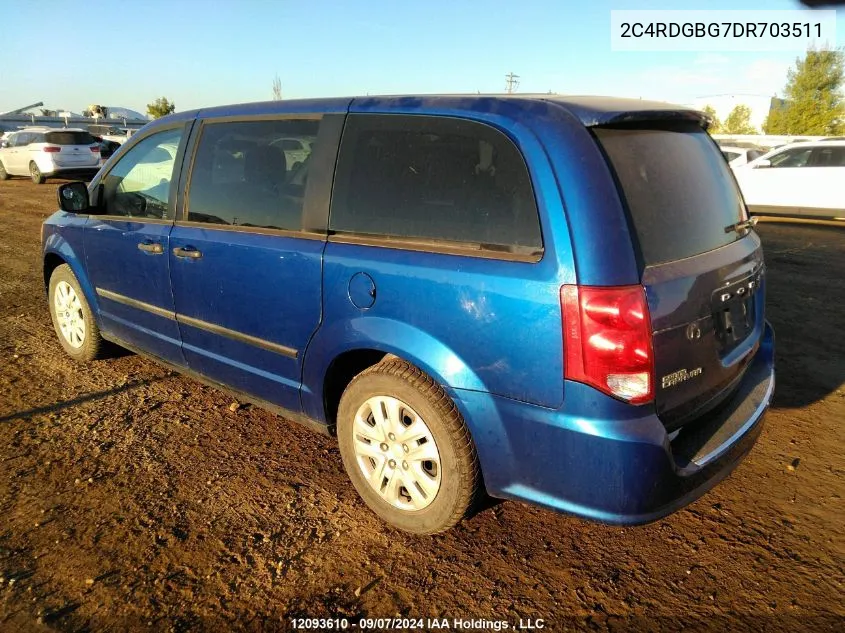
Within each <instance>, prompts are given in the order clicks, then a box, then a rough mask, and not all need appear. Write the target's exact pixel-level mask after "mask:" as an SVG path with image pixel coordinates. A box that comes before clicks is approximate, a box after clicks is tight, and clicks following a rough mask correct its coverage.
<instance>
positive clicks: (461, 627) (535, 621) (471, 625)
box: [289, 617, 546, 631]
mask: <svg viewBox="0 0 845 633" xmlns="http://www.w3.org/2000/svg"><path fill="white" fill-rule="evenodd" d="M289 623H290V625H291V628H292V629H294V630H302V631H309V630H310V631H327V630H328V631H331V630H337V631H345V630H350V629H359V630H361V631H391V630H397V631H413V630H421V631H428V630H435V629H436V630H456V631H479V630H481V631H507V630H515V631H534V630H540V629H545V628H546V622H545V620H543V619H542V618H520V619H519V621H518V622H517V623H512V622H508V621H507V620H486V619H481V618H359V619H357V620H351V619H350V618H344V617H338V618H291V620H290V622H289Z"/></svg>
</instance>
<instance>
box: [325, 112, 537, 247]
mask: <svg viewBox="0 0 845 633" xmlns="http://www.w3.org/2000/svg"><path fill="white" fill-rule="evenodd" d="M337 174H338V175H337V179H336V183H335V187H336V191H335V195H334V197H333V200H332V210H331V220H330V226H331V229H332V230H334V231H340V232H352V233H365V234H372V235H388V236H395V237H403V238H411V239H413V238H421V239H435V240H447V241H453V242H469V243H472V244H475V245H478V244H481V245H490V246H491V247H495V248H497V249H499V250H501V249H502V247H510V248H511V250H513V249H514V247H523V249H522V250H527V251H530V252H536V251H537V250H538V249H540V248H541V247H542V241H541V238H540V224H539V219H538V214H537V206H536V203H535V200H534V193H533V190H532V188H531V182H530V180H529V176H528V171H527V169H526V166H525V161H524V160H523V158H522V155H521V154H520V152H519V150H518V149H517V148H516V146H515V145H514V144H513V143H512V142H511V141H510V140H509V139H508V138H506V137H505V136H504V135H503V134H502V133H500V132H498V131H497V130H495V129H493V128H491V127H489V126H486V125H482V124H479V123H474V122H470V121H463V120H460V119H450V118H445V117H443V118H440V117H437V118H436V117H423V116H418V117H414V116H396V115H393V116H380V115H351V116H350V117H349V118H348V120H347V123H346V127H345V129H344V133H343V141H342V144H341V150H340V158H339V161H338V168H337Z"/></svg>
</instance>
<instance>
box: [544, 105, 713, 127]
mask: <svg viewBox="0 0 845 633" xmlns="http://www.w3.org/2000/svg"><path fill="white" fill-rule="evenodd" d="M547 100H548V101H550V102H551V103H555V104H558V105H560V106H562V107H564V108H566V109H567V110H568V111H569V112H570V113H571V114H573V115H574V116H575V117H576V118H578V119H579V120H580V121H581V123H582V124H583V125H584V126H585V127H600V126H614V125H637V124H641V123H659V122H663V123H667V122H674V123H692V124H694V125H698V126H700V127H702V128H704V129H705V130H706V129H708V128H709V127H710V126H711V125H712V124H713V120H712V119H711V118H710V117H709V116H708V115H707V114H706V113H704V112H700V111H699V110H694V109H692V108H686V107H684V106H678V105H672V104H670V103H662V102H659V101H643V100H639V99H618V98H614V97H559V98H549V99H547Z"/></svg>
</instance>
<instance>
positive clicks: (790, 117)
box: [765, 49, 845, 136]
mask: <svg viewBox="0 0 845 633" xmlns="http://www.w3.org/2000/svg"><path fill="white" fill-rule="evenodd" d="M843 71H845V54H843V51H842V49H822V50H815V49H810V50H808V51H807V54H806V55H805V56H804V58H803V59H801V58H800V57H799V58H798V59H796V60H795V68H790V69H789V72H788V73H787V81H786V87H785V88H784V91H783V92H784V97H785V100H786V105H785V106H784V108H783V109H782V110H779V111H775V110H772V112H770V113H769V117H768V119H767V121H766V128H765V129H766V133H767V134H802V135H803V134H806V135H814V136H835V135H839V134H842V133H843V132H845V95H843V87H845V72H843Z"/></svg>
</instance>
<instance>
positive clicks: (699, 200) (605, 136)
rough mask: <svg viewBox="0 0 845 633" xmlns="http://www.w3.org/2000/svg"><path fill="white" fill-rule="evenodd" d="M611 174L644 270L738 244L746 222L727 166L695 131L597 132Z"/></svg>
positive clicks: (683, 128) (691, 127)
mask: <svg viewBox="0 0 845 633" xmlns="http://www.w3.org/2000/svg"><path fill="white" fill-rule="evenodd" d="M593 131H594V133H595V135H596V137H597V138H598V140H599V143H600V144H601V146H602V148H603V149H604V151H605V153H606V155H607V157H608V158H609V162H610V163H611V166H612V168H613V171H614V172H615V174H616V178H617V182H618V184H619V186H620V189H621V191H620V195H621V196H622V199H623V201H624V202H625V204H626V206H627V209H628V213H629V215H630V221H631V224H632V225H633V227H634V231H635V232H636V236H637V241H638V243H639V244H638V246H639V251H640V255H641V257H642V260H643V263H644V264H645V265H651V264H659V263H662V262H668V261H674V260H678V259H684V258H686V257H691V256H693V255H698V254H699V253H704V252H706V251H709V250H713V249H715V248H719V247H720V246H725V245H727V244H730V243H731V242H734V241H736V240H737V239H739V237H740V236H739V234H738V233H736V232H735V231H725V228H726V227H728V226H731V225H733V224H736V223H737V222H739V221H741V220H742V219H744V215H745V212H744V204H743V201H742V197H741V196H740V193H739V190H738V189H737V186H736V183H735V181H734V179H733V176H732V175H731V172H730V168H729V167H728V165H727V163H726V162H725V159H724V157H723V156H721V155H720V151H719V149H718V147H717V146H716V145H715V144H714V143H713V141H712V140H711V139H710V136H709V135H708V134H707V132H705V131H704V130H702V129H701V128H700V127H698V126H697V125H693V124H684V125H673V126H671V127H670V126H666V127H663V126H661V127H649V128H644V127H637V128H630V127H628V128H595V129H594V130H593Z"/></svg>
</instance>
